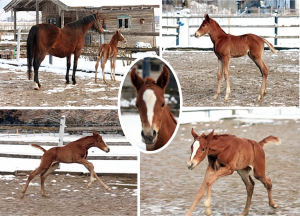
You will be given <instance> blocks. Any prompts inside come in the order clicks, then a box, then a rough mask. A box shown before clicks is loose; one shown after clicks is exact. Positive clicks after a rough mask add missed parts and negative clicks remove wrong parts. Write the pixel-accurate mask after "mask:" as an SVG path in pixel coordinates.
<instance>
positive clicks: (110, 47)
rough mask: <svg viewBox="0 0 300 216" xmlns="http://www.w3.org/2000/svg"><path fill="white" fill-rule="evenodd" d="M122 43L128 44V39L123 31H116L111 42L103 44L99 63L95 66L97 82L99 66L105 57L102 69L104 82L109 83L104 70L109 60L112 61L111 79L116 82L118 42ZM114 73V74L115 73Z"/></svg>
mask: <svg viewBox="0 0 300 216" xmlns="http://www.w3.org/2000/svg"><path fill="white" fill-rule="evenodd" d="M119 41H121V42H123V43H125V44H126V39H125V38H124V37H123V35H122V34H121V30H119V31H116V33H115V34H114V35H113V36H112V38H111V40H110V42H109V43H108V44H102V45H101V46H100V47H99V49H98V55H97V63H96V65H95V82H97V70H98V66H99V61H100V60H101V58H102V57H103V62H102V64H101V67H102V75H103V80H104V82H105V83H107V80H106V78H105V75H104V68H105V64H106V62H107V59H109V60H110V79H111V80H113V81H116V76H115V72H116V60H117V55H118V52H119V50H118V47H117V46H118V42H119ZM113 72H114V73H113Z"/></svg>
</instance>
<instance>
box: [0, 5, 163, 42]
mask: <svg viewBox="0 0 300 216" xmlns="http://www.w3.org/2000/svg"><path fill="white" fill-rule="evenodd" d="M82 4H85V6H81V5H82ZM109 4H110V3H109V2H108V3H103V1H91V0H86V1H70V0H12V1H11V2H10V3H9V4H7V5H6V6H5V7H4V10H5V12H8V11H13V12H14V21H15V29H16V28H17V22H16V20H17V12H18V11H36V14H37V19H36V20H37V23H38V20H39V17H38V16H39V15H38V14H39V12H41V15H42V19H41V20H42V22H43V23H51V24H54V25H56V26H58V27H63V26H64V25H66V24H67V23H69V22H74V21H76V20H77V19H79V18H81V17H84V16H87V15H89V14H91V13H93V12H99V14H100V16H101V18H102V25H103V26H105V27H106V30H107V32H105V35H104V42H105V43H106V42H109V40H110V38H111V36H112V34H113V32H114V31H116V30H118V29H122V31H123V35H124V36H125V37H126V38H127V39H128V43H130V45H129V46H134V45H135V43H136V42H145V43H150V44H151V45H152V46H156V42H155V36H159V32H156V31H155V17H154V9H155V8H159V5H150V4H149V5H123V6H116V5H112V6H109ZM124 4H126V2H124ZM89 37H90V36H89V35H87V38H89ZM90 38H91V37H90ZM95 40H97V37H96V36H95V37H94V38H93V40H92V41H93V42H94V41H95Z"/></svg>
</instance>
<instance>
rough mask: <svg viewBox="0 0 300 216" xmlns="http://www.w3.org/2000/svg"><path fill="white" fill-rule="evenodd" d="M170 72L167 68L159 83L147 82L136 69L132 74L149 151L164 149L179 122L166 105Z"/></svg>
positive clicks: (151, 80)
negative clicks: (165, 94) (165, 95)
mask: <svg viewBox="0 0 300 216" xmlns="http://www.w3.org/2000/svg"><path fill="white" fill-rule="evenodd" d="M169 77H170V72H169V70H168V68H167V67H166V66H164V67H163V71H162V72H161V74H160V76H159V77H158V79H157V81H155V80H154V79H152V78H150V77H146V79H145V81H144V80H143V79H142V78H141V77H140V76H139V75H138V74H137V72H136V68H133V69H132V70H131V73H130V79H131V83H132V85H133V86H134V87H135V89H136V92H137V97H136V107H137V109H138V111H139V114H140V118H141V122H142V132H141V135H142V138H143V141H144V142H145V143H146V150H147V151H154V150H157V149H159V148H161V147H163V146H164V145H165V144H166V143H167V142H168V141H169V140H170V138H171V137H172V135H173V133H174V131H175V128H176V126H177V121H176V119H175V118H174V116H173V114H172V113H171V111H170V108H169V107H168V106H167V105H166V104H165V97H164V93H165V89H166V86H167V85H168V83H169Z"/></svg>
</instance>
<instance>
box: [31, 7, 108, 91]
mask: <svg viewBox="0 0 300 216" xmlns="http://www.w3.org/2000/svg"><path fill="white" fill-rule="evenodd" d="M89 29H93V30H95V31H96V32H98V33H99V34H102V33H103V28H102V26H101V25H100V17H99V15H98V12H97V13H96V14H91V15H89V16H86V17H83V18H81V19H79V20H77V21H76V22H72V23H68V24H67V25H66V26H64V27H63V28H58V27H56V26H54V25H52V24H45V23H43V24H38V25H35V26H32V27H31V29H30V31H29V35H28V38H27V64H28V71H27V74H28V79H31V66H32V64H33V67H34V89H36V90H39V89H40V87H41V84H40V83H39V79H38V70H39V67H40V65H41V63H42V61H43V60H44V58H45V56H46V55H47V54H48V53H49V54H50V55H53V56H56V57H59V58H64V57H67V73H66V84H69V70H70V66H71V63H70V60H71V54H74V65H73V75H72V81H73V85H75V84H76V80H75V73H76V69H77V61H78V58H79V56H80V54H81V49H82V47H83V46H84V43H85V41H84V36H85V34H86V33H87V31H88V30H89Z"/></svg>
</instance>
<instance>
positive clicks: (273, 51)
mask: <svg viewBox="0 0 300 216" xmlns="http://www.w3.org/2000/svg"><path fill="white" fill-rule="evenodd" d="M262 39H263V40H264V42H265V43H266V44H267V45H268V47H270V50H271V51H272V53H277V50H276V49H275V47H274V46H273V45H272V44H271V43H270V42H269V41H267V40H266V39H264V38H262Z"/></svg>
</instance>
